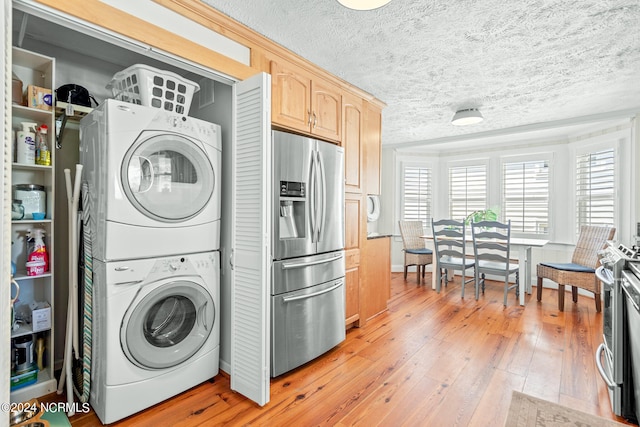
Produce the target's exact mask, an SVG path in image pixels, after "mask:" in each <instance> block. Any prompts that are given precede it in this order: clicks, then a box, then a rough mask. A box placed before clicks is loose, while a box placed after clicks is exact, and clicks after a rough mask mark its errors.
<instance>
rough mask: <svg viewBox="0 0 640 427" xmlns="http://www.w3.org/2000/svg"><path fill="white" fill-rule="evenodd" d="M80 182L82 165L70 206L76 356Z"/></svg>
mask: <svg viewBox="0 0 640 427" xmlns="http://www.w3.org/2000/svg"><path fill="white" fill-rule="evenodd" d="M81 182H82V165H76V176H75V181H74V185H73V200H72V204H71V212H70V213H69V214H70V215H71V216H72V221H73V228H72V234H71V235H72V236H73V245H72V248H73V269H72V270H71V277H72V281H71V283H72V284H73V348H74V350H75V352H76V356H77V357H79V356H80V339H79V336H78V335H79V332H78V331H79V328H80V326H79V325H80V322H79V320H78V256H79V251H78V201H79V199H80V184H81Z"/></svg>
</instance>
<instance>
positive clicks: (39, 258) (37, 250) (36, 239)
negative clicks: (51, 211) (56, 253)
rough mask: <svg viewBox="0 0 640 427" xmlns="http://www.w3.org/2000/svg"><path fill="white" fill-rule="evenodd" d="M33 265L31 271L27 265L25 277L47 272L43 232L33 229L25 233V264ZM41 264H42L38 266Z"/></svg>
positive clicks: (47, 255)
mask: <svg viewBox="0 0 640 427" xmlns="http://www.w3.org/2000/svg"><path fill="white" fill-rule="evenodd" d="M29 263H33V264H32V266H33V269H32V270H33V271H31V272H30V268H29V267H30V266H29V265H27V275H29V276H34V275H38V274H42V273H46V272H47V271H49V253H48V252H47V247H46V246H45V244H44V230H42V229H41V228H34V229H33V230H29V231H28V233H27V264H29ZM36 263H38V265H35V264H36ZM39 263H42V264H39Z"/></svg>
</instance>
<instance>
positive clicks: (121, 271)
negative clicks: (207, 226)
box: [107, 251, 220, 285]
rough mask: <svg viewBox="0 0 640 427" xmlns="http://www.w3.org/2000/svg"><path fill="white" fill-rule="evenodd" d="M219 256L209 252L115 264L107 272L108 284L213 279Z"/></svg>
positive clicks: (217, 253)
mask: <svg viewBox="0 0 640 427" xmlns="http://www.w3.org/2000/svg"><path fill="white" fill-rule="evenodd" d="M219 263H220V259H219V252H218V251H211V252H205V253H196V254H188V255H177V256H173V257H163V258H155V259H154V258H151V259H140V260H129V261H117V262H113V263H109V264H111V265H110V266H109V268H108V271H107V274H108V276H109V277H108V282H109V283H110V284H114V285H125V284H142V283H149V282H154V281H156V280H162V279H166V278H170V277H176V276H201V277H210V276H211V275H216V274H217V273H216V271H217V270H219V268H220V267H219Z"/></svg>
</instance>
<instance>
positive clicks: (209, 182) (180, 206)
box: [121, 133, 218, 222]
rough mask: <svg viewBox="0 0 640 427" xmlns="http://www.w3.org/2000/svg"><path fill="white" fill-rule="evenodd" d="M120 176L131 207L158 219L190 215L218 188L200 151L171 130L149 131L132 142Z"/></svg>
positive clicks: (205, 202) (196, 213)
mask: <svg viewBox="0 0 640 427" xmlns="http://www.w3.org/2000/svg"><path fill="white" fill-rule="evenodd" d="M121 179H122V186H123V189H124V192H125V195H126V196H127V198H128V199H129V201H130V202H131V203H132V204H133V206H135V207H136V209H138V211H140V212H141V213H143V214H144V215H146V216H147V217H149V218H152V219H155V220H158V221H162V222H182V221H186V220H188V219H190V218H193V217H194V216H196V215H198V213H200V211H202V210H203V209H204V208H205V207H206V206H207V203H208V202H209V200H210V199H211V197H212V196H213V192H214V191H218V190H217V189H216V187H215V186H216V184H217V183H216V179H215V174H214V171H213V166H212V165H211V161H210V160H209V157H208V156H207V154H206V153H205V152H204V150H203V149H202V148H200V147H199V146H198V144H196V143H195V142H194V141H192V140H190V139H188V138H186V137H183V136H180V135H175V134H171V133H160V134H153V135H151V136H149V137H147V138H144V137H143V138H141V139H139V140H138V142H137V143H135V144H133V145H132V146H131V148H130V149H129V150H128V151H127V153H126V154H125V157H124V160H123V163H122V169H121Z"/></svg>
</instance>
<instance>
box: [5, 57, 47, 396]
mask: <svg viewBox="0 0 640 427" xmlns="http://www.w3.org/2000/svg"><path fill="white" fill-rule="evenodd" d="M12 71H13V73H14V74H15V75H16V76H17V77H18V78H19V79H20V80H21V81H22V84H23V89H25V90H26V89H27V88H28V87H29V86H36V87H39V88H44V89H48V90H49V91H50V93H51V95H53V89H54V87H55V86H54V82H55V75H54V73H55V60H54V58H50V57H47V56H44V55H40V54H36V53H33V52H29V51H27V50H24V49H20V48H17V47H14V48H13V49H12ZM54 114H55V113H54V108H53V106H51V107H49V108H47V107H45V106H42V105H40V106H39V107H29V106H24V105H20V104H17V103H14V104H12V107H11V127H12V129H13V130H14V131H15V134H17V132H18V130H20V129H22V125H21V123H23V122H28V123H36V124H37V125H38V126H39V125H43V124H45V125H47V127H48V129H49V131H48V132H47V136H46V143H47V147H48V148H49V151H50V153H51V154H50V155H51V161H50V165H38V164H24V163H19V162H17V161H16V160H20V159H17V157H16V154H17V153H16V148H17V147H15V146H14V150H13V153H12V154H13V156H14V157H13V160H12V163H11V186H12V193H13V196H14V197H13V198H14V199H17V197H22V198H24V199H25V200H21V202H22V203H20V202H18V200H19V199H17V200H14V204H15V205H16V212H18V213H17V214H16V215H15V217H14V216H13V215H12V220H11V242H12V245H11V261H12V263H13V264H15V266H16V273H15V275H13V279H12V280H13V282H14V283H13V284H12V286H11V288H12V290H11V298H12V300H13V299H14V298H15V297H16V288H17V287H19V294H18V295H17V298H16V299H15V302H14V312H15V318H16V319H17V322H15V323H14V324H12V327H11V354H10V357H11V361H12V372H11V390H10V391H11V401H13V402H21V401H26V400H28V399H31V398H33V397H38V396H42V395H45V394H48V393H51V392H53V391H55V389H56V380H55V377H54V366H53V362H54V351H53V350H54V349H53V341H54V335H53V326H54V325H53V318H54V317H53V301H54V287H55V286H58V285H56V284H54V280H53V265H54V256H55V255H54V253H53V251H52V248H53V242H54V237H55V234H54V218H53V213H54V201H55V166H54V164H55V155H54V152H55V146H56V141H55V132H54V131H53V130H54V129H55V116H54ZM15 136H16V135H14V137H15ZM20 184H29V185H33V186H35V187H29V188H32V189H34V191H19V192H17V193H16V185H20ZM20 188H25V187H20ZM41 188H44V194H42V191H40V189H41ZM42 197H44V198H45V202H44V203H45V205H44V206H45V214H46V215H45V217H44V219H33V217H32V215H31V214H26V215H24V217H22V218H18V217H19V216H20V212H23V211H22V210H21V209H20V205H22V206H23V207H24V206H26V205H28V204H31V205H32V206H33V204H34V203H38V202H39V201H40V200H41V199H42ZM12 212H13V209H12ZM36 229H40V230H43V231H44V243H45V245H46V247H47V250H48V257H49V270H48V271H45V272H43V273H41V274H37V275H30V274H28V273H27V267H26V262H27V258H28V253H27V252H28V248H27V235H28V233H29V232H30V231H31V232H33V231H34V230H36ZM33 270H34V271H32V272H31V273H32V274H33V273H40V272H39V271H35V269H33ZM16 285H17V286H16ZM38 303H40V305H38V306H36V304H38ZM47 306H48V307H47ZM29 358H32V360H33V365H31V366H30V367H29V366H26V365H28V362H29ZM38 362H40V365H41V366H40V369H37V364H38ZM16 366H17V367H18V368H20V369H16Z"/></svg>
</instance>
